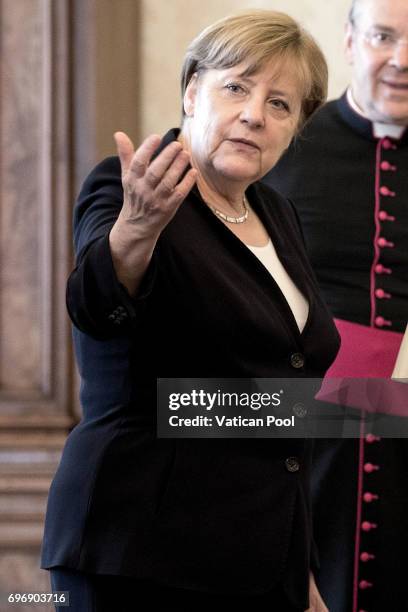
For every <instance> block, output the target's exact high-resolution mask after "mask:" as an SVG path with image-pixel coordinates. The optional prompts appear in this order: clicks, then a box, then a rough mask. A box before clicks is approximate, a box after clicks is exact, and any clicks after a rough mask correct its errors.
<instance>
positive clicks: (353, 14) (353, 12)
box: [348, 0, 361, 26]
mask: <svg viewBox="0 0 408 612" xmlns="http://www.w3.org/2000/svg"><path fill="white" fill-rule="evenodd" d="M359 4H361V3H360V0H352V3H351V6H350V10H349V14H348V20H349V23H351V25H352V26H354V25H355V24H356V20H357V12H358V10H357V9H358V5H359Z"/></svg>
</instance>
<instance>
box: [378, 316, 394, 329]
mask: <svg viewBox="0 0 408 612" xmlns="http://www.w3.org/2000/svg"><path fill="white" fill-rule="evenodd" d="M374 322H375V324H376V325H377V327H385V326H390V325H392V323H391V321H388V320H387V319H384V317H375V321H374Z"/></svg>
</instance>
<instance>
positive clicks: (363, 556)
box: [360, 552, 375, 563]
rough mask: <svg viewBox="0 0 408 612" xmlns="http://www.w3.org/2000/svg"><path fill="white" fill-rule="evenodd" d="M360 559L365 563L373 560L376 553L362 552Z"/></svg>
mask: <svg viewBox="0 0 408 612" xmlns="http://www.w3.org/2000/svg"><path fill="white" fill-rule="evenodd" d="M360 559H361V561H363V563H366V562H367V561H371V559H375V555H371V554H370V553H368V552H362V553H361V555H360Z"/></svg>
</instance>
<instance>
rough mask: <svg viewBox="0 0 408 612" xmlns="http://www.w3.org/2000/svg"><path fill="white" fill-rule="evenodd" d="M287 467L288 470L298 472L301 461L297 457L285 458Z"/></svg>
mask: <svg viewBox="0 0 408 612" xmlns="http://www.w3.org/2000/svg"><path fill="white" fill-rule="evenodd" d="M285 467H286V469H287V470H288V472H298V471H299V470H300V463H299V460H298V458H297V457H288V458H287V459H285Z"/></svg>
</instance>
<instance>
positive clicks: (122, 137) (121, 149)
mask: <svg viewBox="0 0 408 612" xmlns="http://www.w3.org/2000/svg"><path fill="white" fill-rule="evenodd" d="M113 137H114V139H115V143H116V150H117V152H118V156H119V159H120V165H121V168H122V175H123V174H124V173H125V172H126V171H127V169H128V168H129V166H130V162H131V161H132V157H133V155H134V152H135V147H134V145H133V142H132V141H131V140H130V138H129V136H127V134H125V133H124V132H115V133H114V135H113Z"/></svg>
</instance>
